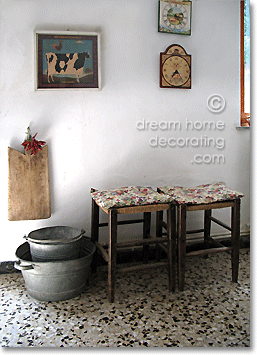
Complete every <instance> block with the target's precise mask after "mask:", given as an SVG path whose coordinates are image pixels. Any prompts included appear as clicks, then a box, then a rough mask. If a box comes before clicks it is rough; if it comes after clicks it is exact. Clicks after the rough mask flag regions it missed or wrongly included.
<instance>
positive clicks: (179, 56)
mask: <svg viewBox="0 0 257 355" xmlns="http://www.w3.org/2000/svg"><path fill="white" fill-rule="evenodd" d="M160 87H161V88H178V89H191V55H190V54H187V52H186V51H185V49H184V48H183V47H182V46H180V45H179V44H172V45H171V46H169V47H168V48H167V49H166V51H165V52H162V53H161V54H160Z"/></svg>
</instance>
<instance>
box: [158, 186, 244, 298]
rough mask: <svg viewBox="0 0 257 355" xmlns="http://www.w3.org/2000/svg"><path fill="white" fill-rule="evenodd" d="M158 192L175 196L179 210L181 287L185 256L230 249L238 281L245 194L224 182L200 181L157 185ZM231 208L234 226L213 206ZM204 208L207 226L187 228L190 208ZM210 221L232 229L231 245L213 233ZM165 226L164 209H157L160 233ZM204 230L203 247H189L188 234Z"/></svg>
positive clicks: (178, 242) (228, 250)
mask: <svg viewBox="0 0 257 355" xmlns="http://www.w3.org/2000/svg"><path fill="white" fill-rule="evenodd" d="M157 191H158V192H159V193H163V194H166V195H168V196H170V197H171V198H173V199H174V201H175V204H176V212H177V269H178V289H179V291H183V290H184V283H185V265H186V256H190V255H191V256H192V255H206V256H207V255H208V254H210V253H219V252H229V253H231V264H232V282H237V279H238V269H239V238H240V201H241V197H243V194H241V193H239V192H236V191H233V190H231V189H228V188H227V187H226V186H225V184H223V183H215V184H206V185H200V186H197V187H195V188H183V187H176V186H175V187H173V186H163V187H158V189H157ZM228 207H229V208H231V226H228V225H226V224H225V223H223V222H221V221H220V220H218V219H217V218H214V217H212V210H215V209H220V208H228ZM199 210H203V211H204V228H203V229H199V230H191V231H187V230H186V221H187V212H189V211H199ZM211 222H214V223H217V224H218V225H220V226H221V227H223V228H225V229H227V230H229V231H230V232H231V246H229V247H228V246H224V245H223V244H222V243H220V242H219V241H217V240H216V239H214V238H212V237H211V236H210V232H211ZM163 227H164V228H166V224H165V222H164V221H163V212H158V213H157V227H156V228H157V230H158V236H159V237H161V235H162V228H163ZM200 232H203V237H204V248H203V249H202V250H196V251H191V252H187V251H186V235H187V234H192V233H200Z"/></svg>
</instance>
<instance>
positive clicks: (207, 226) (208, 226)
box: [204, 210, 212, 259]
mask: <svg viewBox="0 0 257 355" xmlns="http://www.w3.org/2000/svg"><path fill="white" fill-rule="evenodd" d="M211 214H212V210H205V211H204V245H205V246H206V247H207V245H208V244H209V243H210V240H209V238H210V235H211V218H210V217H211ZM204 258H205V259H207V258H208V254H205V255H204Z"/></svg>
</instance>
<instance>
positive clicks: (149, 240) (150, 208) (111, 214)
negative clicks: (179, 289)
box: [91, 186, 176, 302]
mask: <svg viewBox="0 0 257 355" xmlns="http://www.w3.org/2000/svg"><path fill="white" fill-rule="evenodd" d="M91 197H92V213H91V240H92V242H93V243H94V244H95V245H96V247H97V253H99V254H100V255H101V256H102V257H103V259H104V260H105V261H106V262H107V264H108V299H109V301H110V302H114V297H115V275H116V268H117V267H116V263H117V262H116V258H117V250H118V249H119V248H128V247H135V246H143V261H144V263H143V264H138V265H133V266H130V267H124V266H123V267H120V268H119V270H120V271H121V272H128V271H132V272H137V271H138V270H140V269H146V268H155V267H159V266H163V265H167V266H168V275H169V290H170V291H172V292H174V290H175V243H176V235H175V230H176V224H175V205H174V204H172V203H170V201H172V200H171V199H170V198H169V197H168V196H164V195H161V194H159V193H157V192H156V191H154V190H153V189H151V188H149V187H147V188H145V187H133V186H130V187H125V188H124V187H123V188H120V189H114V190H113V189H112V190H103V191H97V190H94V189H91ZM99 209H101V210H102V211H103V212H105V213H106V214H108V222H107V223H100V222H99ZM163 210H167V212H168V213H167V216H168V217H167V231H168V232H167V237H166V238H158V237H157V236H155V237H152V236H151V235H150V228H151V213H152V212H154V211H163ZM134 213H143V218H141V219H139V218H138V219H129V220H119V221H118V216H119V215H124V214H134ZM132 223H142V224H143V238H141V239H136V240H132V241H126V242H118V241H117V239H118V231H117V227H118V225H127V224H132ZM100 227H108V242H107V243H102V244H101V243H100V242H99V228H100ZM156 243H157V244H159V243H161V244H162V245H163V244H165V243H167V248H166V251H167V255H168V258H167V261H166V260H165V261H156V262H154V263H152V262H151V263H148V249H149V245H150V244H156ZM97 253H95V255H94V259H93V263H92V267H93V271H96V267H97Z"/></svg>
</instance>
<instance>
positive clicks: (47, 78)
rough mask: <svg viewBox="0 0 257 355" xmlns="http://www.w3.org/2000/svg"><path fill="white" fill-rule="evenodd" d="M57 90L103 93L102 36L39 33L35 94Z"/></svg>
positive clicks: (81, 33) (36, 44)
mask: <svg viewBox="0 0 257 355" xmlns="http://www.w3.org/2000/svg"><path fill="white" fill-rule="evenodd" d="M57 89H62V90H63V89H75V90H78V89H95V90H100V89H101V71H100V35H99V33H97V32H75V31H74V32H73V31H65V32H63V31H36V32H35V90H57Z"/></svg>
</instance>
